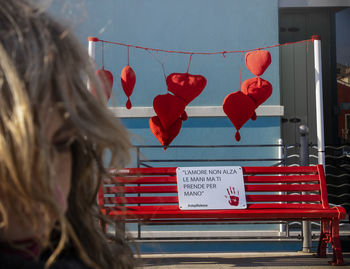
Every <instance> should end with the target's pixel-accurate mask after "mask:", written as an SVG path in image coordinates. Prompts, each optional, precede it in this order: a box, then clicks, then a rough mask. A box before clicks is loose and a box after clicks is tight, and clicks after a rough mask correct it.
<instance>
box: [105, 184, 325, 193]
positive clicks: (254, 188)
mask: <svg viewBox="0 0 350 269" xmlns="http://www.w3.org/2000/svg"><path fill="white" fill-rule="evenodd" d="M189 190H196V189H189ZM319 190H320V186H319V185H317V184H308V185H299V184H298V185H245V191H246V192H281V191H319ZM110 192H111V193H125V194H126V193H177V186H175V185H172V186H131V187H108V188H107V189H106V193H110Z"/></svg>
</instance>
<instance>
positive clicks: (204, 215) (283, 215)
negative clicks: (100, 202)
mask: <svg viewBox="0 0 350 269" xmlns="http://www.w3.org/2000/svg"><path fill="white" fill-rule="evenodd" d="M339 214H341V215H344V216H343V217H345V215H346V214H345V213H344V212H343V213H339V211H338V210H337V209H335V208H331V209H319V210H317V209H293V208H291V209H288V210H285V209H264V210H260V209H237V210H178V211H172V210H169V211H167V210H160V211H153V210H150V211H146V210H145V211H119V210H118V211H111V212H110V213H109V215H111V216H119V217H121V218H127V219H133V218H135V217H136V218H140V219H183V220H186V219H207V220H208V219H213V220H216V219H217V220H220V219H231V220H247V219H252V220H254V219H265V220H266V219H279V220H282V219H321V218H323V219H325V218H326V219H330V218H334V217H338V216H339Z"/></svg>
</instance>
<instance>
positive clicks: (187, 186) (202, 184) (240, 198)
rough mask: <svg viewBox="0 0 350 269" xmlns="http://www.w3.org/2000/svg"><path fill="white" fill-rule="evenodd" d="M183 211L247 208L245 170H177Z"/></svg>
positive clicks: (195, 168)
mask: <svg viewBox="0 0 350 269" xmlns="http://www.w3.org/2000/svg"><path fill="white" fill-rule="evenodd" d="M176 176H177V187H178V196H179V207H180V209H181V210H207V209H241V208H247V203H246V197H245V189H244V180H243V172H242V167H240V166H212V167H178V168H177V170H176Z"/></svg>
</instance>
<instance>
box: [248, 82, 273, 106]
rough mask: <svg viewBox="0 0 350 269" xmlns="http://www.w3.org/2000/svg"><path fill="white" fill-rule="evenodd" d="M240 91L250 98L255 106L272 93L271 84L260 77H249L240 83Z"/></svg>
mask: <svg viewBox="0 0 350 269" xmlns="http://www.w3.org/2000/svg"><path fill="white" fill-rule="evenodd" d="M242 92H243V93H244V94H246V95H248V96H249V97H250V98H252V99H253V100H254V102H255V105H256V107H255V108H257V107H258V106H260V105H261V104H262V103H264V102H265V101H266V100H267V99H268V98H269V97H270V96H271V94H272V85H271V83H270V82H268V81H267V80H264V79H262V78H260V77H255V78H250V79H247V80H245V81H244V82H243V83H242Z"/></svg>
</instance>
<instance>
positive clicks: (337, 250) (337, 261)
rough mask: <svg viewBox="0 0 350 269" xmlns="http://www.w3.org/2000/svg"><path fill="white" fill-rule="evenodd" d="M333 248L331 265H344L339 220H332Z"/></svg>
mask: <svg viewBox="0 0 350 269" xmlns="http://www.w3.org/2000/svg"><path fill="white" fill-rule="evenodd" d="M331 229H332V248H333V261H331V262H330V264H331V265H343V264H344V260H343V253H342V250H341V245H340V239H339V220H338V219H334V220H332V228H331Z"/></svg>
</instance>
